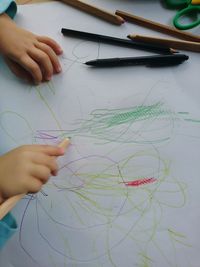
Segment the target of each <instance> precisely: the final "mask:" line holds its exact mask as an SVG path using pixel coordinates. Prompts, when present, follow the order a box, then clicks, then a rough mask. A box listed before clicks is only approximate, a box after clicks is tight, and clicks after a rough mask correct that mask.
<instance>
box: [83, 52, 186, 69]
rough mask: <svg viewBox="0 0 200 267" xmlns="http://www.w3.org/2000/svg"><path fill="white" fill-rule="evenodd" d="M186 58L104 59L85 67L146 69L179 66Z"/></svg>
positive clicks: (87, 63)
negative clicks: (135, 67)
mask: <svg viewBox="0 0 200 267" xmlns="http://www.w3.org/2000/svg"><path fill="white" fill-rule="evenodd" d="M188 58H189V57H188V56H187V55H184V54H177V55H155V56H144V57H124V58H104V59H96V60H91V61H87V62H85V64H86V65H89V66H93V67H104V68H105V67H120V66H136V65H145V66H148V67H162V66H173V65H178V64H181V63H182V62H183V61H185V60H188Z"/></svg>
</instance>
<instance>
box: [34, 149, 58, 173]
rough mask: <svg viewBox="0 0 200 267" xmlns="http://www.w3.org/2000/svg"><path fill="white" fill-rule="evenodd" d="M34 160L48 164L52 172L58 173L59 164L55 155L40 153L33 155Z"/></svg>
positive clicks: (44, 164) (41, 163) (36, 162)
mask: <svg viewBox="0 0 200 267" xmlns="http://www.w3.org/2000/svg"><path fill="white" fill-rule="evenodd" d="M32 162H33V163H35V164H38V165H43V166H46V167H48V168H49V169H50V171H51V173H52V174H53V173H56V172H57V170H58V164H57V163H56V160H55V158H54V157H52V156H49V155H45V154H41V153H38V155H37V156H35V154H34V155H33V158H32Z"/></svg>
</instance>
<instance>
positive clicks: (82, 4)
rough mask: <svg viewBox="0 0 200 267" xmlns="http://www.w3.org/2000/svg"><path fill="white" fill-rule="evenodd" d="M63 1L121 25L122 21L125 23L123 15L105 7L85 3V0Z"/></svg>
mask: <svg viewBox="0 0 200 267" xmlns="http://www.w3.org/2000/svg"><path fill="white" fill-rule="evenodd" d="M61 1H62V2H63V3H65V4H68V5H70V6H73V7H75V8H78V9H80V10H83V11H85V12H87V13H90V14H92V15H94V16H96V17H99V18H101V19H104V20H106V21H108V22H111V23H113V24H116V25H121V24H122V23H124V19H123V18H122V17H120V16H118V15H115V14H113V13H111V12H108V11H107V10H105V9H102V8H99V7H96V6H94V5H91V4H88V3H85V2H83V1H80V0H61Z"/></svg>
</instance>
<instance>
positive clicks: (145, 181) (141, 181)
mask: <svg viewBox="0 0 200 267" xmlns="http://www.w3.org/2000/svg"><path fill="white" fill-rule="evenodd" d="M155 181H157V179H156V178H143V179H139V180H134V181H128V182H123V184H125V185H126V186H134V187H137V186H141V185H145V184H150V183H154V182H155Z"/></svg>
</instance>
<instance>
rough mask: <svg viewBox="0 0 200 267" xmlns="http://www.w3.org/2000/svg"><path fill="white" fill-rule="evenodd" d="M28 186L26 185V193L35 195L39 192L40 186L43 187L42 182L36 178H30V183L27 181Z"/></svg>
mask: <svg viewBox="0 0 200 267" xmlns="http://www.w3.org/2000/svg"><path fill="white" fill-rule="evenodd" d="M27 182H28V185H27V191H28V193H37V192H39V191H40V190H41V188H42V186H43V182H42V181H41V180H39V179H37V178H32V179H31V182H30V181H27Z"/></svg>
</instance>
